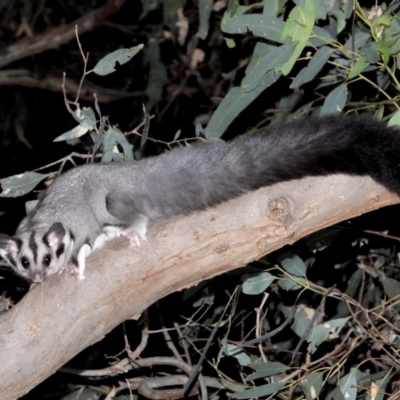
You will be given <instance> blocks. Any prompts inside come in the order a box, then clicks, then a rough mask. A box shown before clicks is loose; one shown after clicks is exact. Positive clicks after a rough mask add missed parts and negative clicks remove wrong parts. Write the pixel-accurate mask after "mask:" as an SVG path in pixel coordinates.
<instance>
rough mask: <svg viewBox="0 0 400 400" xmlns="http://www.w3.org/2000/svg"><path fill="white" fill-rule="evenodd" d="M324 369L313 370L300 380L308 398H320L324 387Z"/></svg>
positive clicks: (310, 399) (309, 399)
mask: <svg viewBox="0 0 400 400" xmlns="http://www.w3.org/2000/svg"><path fill="white" fill-rule="evenodd" d="M323 376H324V373H323V371H315V372H311V373H309V374H307V375H305V376H304V378H302V379H301V381H300V386H301V388H302V390H303V393H304V394H305V395H306V400H315V399H317V398H318V396H319V394H320V392H321V389H322V387H323Z"/></svg>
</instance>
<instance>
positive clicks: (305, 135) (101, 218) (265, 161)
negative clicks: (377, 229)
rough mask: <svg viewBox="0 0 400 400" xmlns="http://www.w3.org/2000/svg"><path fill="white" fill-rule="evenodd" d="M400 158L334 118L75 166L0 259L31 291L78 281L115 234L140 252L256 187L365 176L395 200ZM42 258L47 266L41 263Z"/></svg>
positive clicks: (366, 130)
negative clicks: (73, 267) (177, 224)
mask: <svg viewBox="0 0 400 400" xmlns="http://www.w3.org/2000/svg"><path fill="white" fill-rule="evenodd" d="M399 153H400V137H399V134H398V131H397V130H396V129H394V128H387V127H386V126H385V125H384V124H383V123H380V122H377V121H375V120H372V119H364V118H353V117H342V116H340V117H328V118H322V119H315V118H308V119H303V120H299V121H295V122H291V123H289V124H285V125H280V126H275V127H271V128H268V129H262V130H260V131H258V132H255V133H252V134H247V135H243V136H241V137H239V138H238V139H235V140H233V141H232V142H228V143H224V142H217V143H212V144H198V145H192V146H188V147H184V148H178V149H175V150H173V151H171V152H168V153H164V154H162V155H160V156H157V157H153V158H148V159H145V160H142V161H140V162H136V161H133V162H125V163H112V164H90V165H85V166H81V167H78V168H75V169H73V170H71V171H68V172H67V173H65V174H63V175H61V176H60V177H58V178H57V179H56V180H55V181H54V182H53V184H52V185H51V186H50V187H49V188H48V189H47V191H46V192H45V194H44V196H43V197H42V199H41V200H40V201H39V202H38V204H37V206H36V208H35V209H34V210H33V211H32V212H31V213H30V214H29V215H28V216H27V217H25V218H24V219H23V220H22V222H21V223H20V225H19V227H18V229H17V232H16V235H15V236H14V237H10V236H7V235H4V234H1V235H0V254H1V255H2V256H3V257H4V258H5V259H6V260H8V261H9V264H10V266H12V267H13V268H14V269H15V271H16V272H17V273H19V274H20V275H22V276H23V277H25V278H27V279H29V280H32V281H34V282H37V283H39V282H41V281H43V280H44V279H46V278H47V277H49V276H51V275H54V274H56V273H58V272H60V271H61V270H62V269H63V268H64V267H65V264H66V263H67V262H68V261H69V260H70V259H72V261H73V262H74V263H75V264H77V265H78V275H79V277H80V278H81V279H83V271H84V267H85V265H84V259H85V257H86V256H87V255H88V254H89V253H90V251H93V250H94V249H96V248H98V247H101V245H102V244H103V243H104V242H106V241H107V240H109V239H111V238H113V237H115V236H117V235H120V234H122V235H126V236H128V237H129V238H130V239H131V243H132V244H137V245H139V243H140V239H145V235H146V229H147V223H148V221H154V220H157V219H160V218H163V217H166V216H169V215H175V214H181V213H190V212H192V211H194V210H201V209H204V208H206V207H210V206H213V205H216V204H218V203H221V202H223V201H226V200H228V199H230V198H233V197H235V196H239V195H240V194H242V193H244V192H247V191H250V190H254V189H257V188H259V187H261V186H267V185H271V184H273V183H276V182H280V181H285V180H290V179H297V178H301V177H303V176H307V175H327V174H332V173H348V174H353V175H365V174H368V175H370V176H372V178H374V179H375V180H377V181H378V182H380V183H382V184H383V185H385V186H386V187H387V188H388V189H390V190H392V191H395V192H397V193H399V194H400V168H399ZM57 223H59V224H60V225H61V226H62V227H63V228H64V230H65V233H64V234H62V229H60V226H59V225H56V226H54V224H57ZM57 228H58V229H57ZM48 237H50V239H51V241H50V245H49V243H48V240H47V239H46V238H48ZM35 246H36V248H37V249H36V250H35V249H32V248H33V247H35ZM47 254H49V255H50V256H51V264H50V265H44V263H43V260H44V259H45V260H48V259H46V255H47ZM24 258H28V259H29V267H28V268H26V267H24V266H23V265H22V260H25V259H24ZM82 260H83V261H82Z"/></svg>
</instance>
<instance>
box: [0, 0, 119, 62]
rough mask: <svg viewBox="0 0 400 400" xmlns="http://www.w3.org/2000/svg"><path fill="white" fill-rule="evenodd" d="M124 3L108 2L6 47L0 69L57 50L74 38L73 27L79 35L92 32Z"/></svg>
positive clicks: (113, 0) (117, 1) (0, 59)
mask: <svg viewBox="0 0 400 400" xmlns="http://www.w3.org/2000/svg"><path fill="white" fill-rule="evenodd" d="M125 1H126V0H108V1H107V2H106V3H105V4H103V5H102V6H101V7H99V8H97V9H96V10H93V11H90V12H88V13H87V14H85V15H84V16H82V17H81V18H78V19H77V20H75V21H73V22H71V23H69V24H67V25H64V26H59V27H55V28H50V29H47V30H45V31H44V32H42V33H39V34H37V35H35V36H34V37H33V38H25V39H24V40H21V41H20V42H18V43H16V44H12V45H10V46H8V47H6V48H5V49H4V50H3V51H2V52H0V68H1V67H3V66H5V65H8V64H11V63H12V62H14V61H17V60H20V59H22V58H25V57H28V56H32V55H34V54H38V53H42V52H43V51H46V50H50V49H58V48H59V47H60V46H62V45H63V44H65V43H68V42H70V41H71V40H72V39H74V38H75V26H78V28H79V34H80V35H82V34H83V33H85V32H89V31H92V30H93V29H95V28H96V27H97V26H99V25H101V24H103V23H104V22H105V21H106V20H107V18H108V17H109V16H110V15H112V14H115V13H116V12H117V11H118V10H119V9H120V8H121V7H122V6H123V4H124V3H125Z"/></svg>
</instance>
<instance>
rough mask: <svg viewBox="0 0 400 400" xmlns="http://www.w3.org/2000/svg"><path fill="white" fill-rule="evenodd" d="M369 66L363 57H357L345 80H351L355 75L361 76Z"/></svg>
mask: <svg viewBox="0 0 400 400" xmlns="http://www.w3.org/2000/svg"><path fill="white" fill-rule="evenodd" d="M369 65H370V64H369V63H368V62H367V61H366V59H365V57H364V56H360V57H358V60H357V61H356V62H355V63H354V65H353V66H352V68H351V70H350V72H349V75H348V76H347V79H348V80H350V79H353V78H355V77H356V76H357V75H359V74H361V72H363V71H364V70H365V68H367V67H368V66H369Z"/></svg>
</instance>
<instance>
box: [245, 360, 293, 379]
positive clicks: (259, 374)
mask: <svg viewBox="0 0 400 400" xmlns="http://www.w3.org/2000/svg"><path fill="white" fill-rule="evenodd" d="M248 367H250V368H252V369H254V370H255V371H256V372H254V373H252V374H250V375H249V376H247V378H246V381H252V380H254V379H259V378H268V377H270V376H274V375H278V374H281V373H282V372H286V371H287V370H288V369H289V368H290V367H288V366H287V365H285V364H282V363H280V362H270V361H267V362H263V363H251V364H248Z"/></svg>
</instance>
